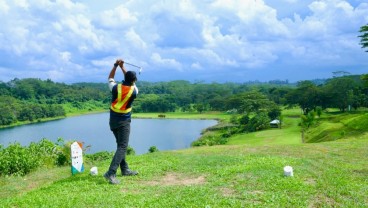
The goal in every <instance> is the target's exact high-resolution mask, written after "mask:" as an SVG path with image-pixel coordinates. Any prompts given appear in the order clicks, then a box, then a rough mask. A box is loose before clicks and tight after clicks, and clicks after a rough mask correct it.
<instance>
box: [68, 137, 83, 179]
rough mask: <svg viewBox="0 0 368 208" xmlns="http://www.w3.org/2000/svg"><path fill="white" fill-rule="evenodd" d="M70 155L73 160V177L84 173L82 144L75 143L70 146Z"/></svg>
mask: <svg viewBox="0 0 368 208" xmlns="http://www.w3.org/2000/svg"><path fill="white" fill-rule="evenodd" d="M70 153H71V158H72V175H74V174H76V173H80V172H83V171H84V165H83V154H82V153H83V151H82V144H81V143H79V142H73V144H71V145H70Z"/></svg>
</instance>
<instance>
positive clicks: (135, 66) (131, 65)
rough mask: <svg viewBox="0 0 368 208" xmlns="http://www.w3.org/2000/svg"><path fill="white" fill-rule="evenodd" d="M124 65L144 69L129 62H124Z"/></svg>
mask: <svg viewBox="0 0 368 208" xmlns="http://www.w3.org/2000/svg"><path fill="white" fill-rule="evenodd" d="M124 64H128V65H130V66H134V67H137V68H142V67H140V66H137V65H134V64H131V63H128V62H124Z"/></svg>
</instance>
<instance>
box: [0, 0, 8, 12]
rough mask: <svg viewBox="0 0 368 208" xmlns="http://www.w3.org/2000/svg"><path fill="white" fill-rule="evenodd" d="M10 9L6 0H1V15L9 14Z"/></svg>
mask: <svg viewBox="0 0 368 208" xmlns="http://www.w3.org/2000/svg"><path fill="white" fill-rule="evenodd" d="M9 9H10V8H9V5H8V4H7V3H6V0H0V15H1V14H7V13H8V11H9Z"/></svg>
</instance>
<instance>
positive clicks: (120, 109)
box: [111, 84, 134, 113]
mask: <svg viewBox="0 0 368 208" xmlns="http://www.w3.org/2000/svg"><path fill="white" fill-rule="evenodd" d="M117 90H118V97H117V98H116V100H115V101H114V102H112V103H111V110H113V111H114V112H116V113H129V112H130V111H131V110H132V108H126V106H127V105H128V101H129V98H130V97H131V96H132V94H133V91H134V87H133V86H131V87H128V86H124V85H122V84H118V86H117ZM123 98H124V99H123Z"/></svg>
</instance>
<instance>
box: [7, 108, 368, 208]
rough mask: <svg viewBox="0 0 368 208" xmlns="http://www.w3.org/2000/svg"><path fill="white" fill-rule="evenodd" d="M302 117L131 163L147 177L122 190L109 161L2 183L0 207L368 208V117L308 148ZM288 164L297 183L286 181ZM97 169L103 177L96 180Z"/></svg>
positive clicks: (338, 118)
mask: <svg viewBox="0 0 368 208" xmlns="http://www.w3.org/2000/svg"><path fill="white" fill-rule="evenodd" d="M299 114H300V111H295V110H290V111H286V113H285V114H284V115H285V118H284V124H283V127H282V128H281V129H270V130H266V131H262V132H256V133H251V134H242V135H237V136H234V137H231V138H230V144H229V145H221V146H211V147H207V146H206V147H195V148H189V149H185V150H176V151H164V152H155V153H152V154H149V153H147V154H143V155H139V156H128V159H127V160H128V162H129V164H130V167H131V168H132V169H134V170H137V171H139V175H138V176H136V177H119V179H120V180H121V184H119V185H110V184H108V183H107V182H106V181H105V180H104V178H103V177H102V174H103V173H104V172H105V171H106V170H107V168H108V166H109V162H110V161H109V160H107V161H101V162H97V163H93V164H92V163H90V162H87V163H86V164H85V168H86V171H85V172H84V173H81V174H77V175H75V176H71V173H70V167H63V168H55V169H51V170H38V171H36V172H33V173H31V174H29V175H27V176H25V177H12V176H11V177H1V178H0V187H1V188H0V207H354V208H355V207H368V197H367V194H368V180H367V178H368V166H367V161H368V154H367V153H368V133H367V131H362V129H361V128H365V125H366V124H361V123H360V122H359V121H364V122H365V120H364V119H366V117H365V116H364V115H365V114H364V113H360V114H356V115H353V114H332V115H324V118H322V121H321V126H322V127H320V128H321V129H331V128H337V131H339V128H340V127H341V128H345V127H346V126H347V127H348V128H351V127H349V126H351V125H352V126H357V124H359V125H358V126H359V132H360V133H359V134H358V133H356V134H345V135H344V137H343V138H344V139H339V140H336V141H332V142H321V143H306V144H302V143H301V134H300V127H299V126H298V123H299V121H300V120H299V117H298V115H299ZM166 115H167V117H169V118H170V117H171V116H173V117H174V116H175V115H170V114H166ZM220 115H221V114H220ZM146 116H148V115H146ZM150 116H152V117H153V116H155V114H151V115H150ZM176 116H178V114H176ZM181 116H183V117H182V118H187V117H185V115H181ZM221 116H223V117H222V118H221V119H229V118H230V116H228V115H221ZM360 116H363V117H360ZM155 117H156V116H155ZM179 117H180V116H179ZM195 117H196V118H203V117H201V116H199V115H192V116H190V118H195ZM176 118H177V117H176ZM211 118H212V117H211ZM213 118H218V117H216V116H215V115H214V117H213ZM323 119H324V120H323ZM334 122H335V123H339V125H340V126H336V125H332V124H333V123H334ZM316 128H318V127H316ZM321 129H320V130H321ZM356 132H358V130H356ZM332 133H333V132H332ZM286 165H290V166H292V167H293V168H294V177H285V176H283V167H284V166H286ZM92 166H97V167H98V169H99V175H98V176H91V175H89V174H88V172H89V171H88V170H89V169H90V168H91V167H92Z"/></svg>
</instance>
